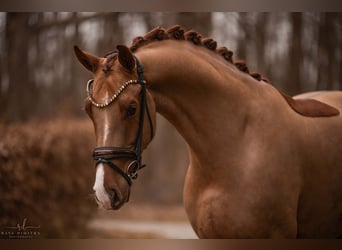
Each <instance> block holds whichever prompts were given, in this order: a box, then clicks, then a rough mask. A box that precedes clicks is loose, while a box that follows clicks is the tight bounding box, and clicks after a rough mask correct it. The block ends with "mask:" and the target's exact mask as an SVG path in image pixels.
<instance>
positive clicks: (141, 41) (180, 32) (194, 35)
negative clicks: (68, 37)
mask: <svg viewBox="0 0 342 250" xmlns="http://www.w3.org/2000/svg"><path fill="white" fill-rule="evenodd" d="M163 40H186V41H190V42H192V43H193V44H195V45H198V46H203V47H205V48H207V49H209V50H212V51H216V53H218V54H220V55H221V56H222V57H223V58H224V59H225V60H226V61H228V62H229V63H232V64H234V65H235V66H236V67H237V68H238V69H239V70H240V71H242V72H244V73H246V74H249V75H250V76H252V77H253V78H254V79H256V80H258V81H265V82H270V81H269V80H268V79H266V78H264V77H263V76H262V75H261V74H259V73H257V72H250V71H249V69H248V67H247V65H246V63H245V62H244V61H240V60H236V61H234V60H233V52H232V51H231V50H229V49H227V48H226V47H219V48H217V42H216V41H215V40H214V39H212V38H209V37H202V35H201V34H199V33H198V32H197V31H195V30H188V31H185V30H184V29H183V28H182V27H181V26H180V25H175V26H172V27H170V28H168V29H164V28H161V27H157V28H154V29H152V30H151V31H149V32H147V33H146V34H145V35H144V36H138V37H136V38H134V39H133V42H132V45H131V47H130V50H131V51H132V52H135V51H136V50H137V49H139V48H140V47H142V46H144V45H146V44H149V43H151V42H154V41H163Z"/></svg>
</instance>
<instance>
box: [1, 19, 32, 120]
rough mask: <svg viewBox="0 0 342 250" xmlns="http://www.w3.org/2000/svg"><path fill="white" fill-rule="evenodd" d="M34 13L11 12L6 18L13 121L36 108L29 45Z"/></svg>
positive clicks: (9, 108) (8, 115) (10, 116)
mask: <svg viewBox="0 0 342 250" xmlns="http://www.w3.org/2000/svg"><path fill="white" fill-rule="evenodd" d="M29 17H30V14H27V13H8V14H7V21H6V47H7V61H8V76H9V87H8V101H7V103H6V106H7V113H6V114H5V116H6V118H7V119H8V121H10V122H15V121H24V120H27V119H28V118H29V116H30V115H31V113H32V112H31V111H32V110H34V109H35V105H36V103H35V102H34V93H35V86H34V84H33V83H32V82H31V81H29V79H30V77H29V70H28V48H29V38H30V31H29V27H28V20H29Z"/></svg>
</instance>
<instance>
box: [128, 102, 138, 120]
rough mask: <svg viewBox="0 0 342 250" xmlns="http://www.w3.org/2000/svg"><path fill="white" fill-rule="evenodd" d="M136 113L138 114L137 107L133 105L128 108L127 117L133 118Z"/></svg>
mask: <svg viewBox="0 0 342 250" xmlns="http://www.w3.org/2000/svg"><path fill="white" fill-rule="evenodd" d="M136 112H137V105H135V104H131V105H129V106H128V108H127V110H126V115H127V117H132V116H134V115H135V113H136Z"/></svg>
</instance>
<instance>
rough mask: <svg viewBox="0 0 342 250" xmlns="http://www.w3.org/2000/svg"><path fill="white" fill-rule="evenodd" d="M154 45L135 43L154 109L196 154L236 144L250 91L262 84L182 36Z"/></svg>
mask: <svg viewBox="0 0 342 250" xmlns="http://www.w3.org/2000/svg"><path fill="white" fill-rule="evenodd" d="M156 44H157V45H155V44H151V46H149V45H147V46H146V47H143V48H141V50H140V51H138V52H137V56H138V58H139V59H140V60H141V62H142V64H143V66H144V68H145V76H146V79H147V81H148V88H149V91H150V93H151V94H152V96H153V98H154V101H155V103H156V108H157V112H159V113H160V114H161V115H163V116H164V117H165V118H166V119H167V120H169V122H171V123H172V124H173V125H174V126H175V128H176V129H177V130H178V131H179V133H180V134H181V135H182V136H183V137H184V139H185V140H186V142H187V144H188V146H189V149H190V151H191V152H192V153H194V154H195V155H197V156H198V157H201V156H203V157H207V156H209V155H213V154H215V153H216V152H217V151H218V150H217V148H222V149H224V148H226V147H229V146H230V145H233V144H236V143H237V142H238V141H239V140H240V139H241V135H242V134H243V133H244V130H245V127H246V121H248V120H249V118H248V117H249V116H250V115H251V109H252V106H255V105H253V102H255V100H256V93H261V91H258V90H257V89H258V88H262V87H261V86H262V85H266V84H260V83H258V82H257V81H255V80H254V79H252V78H251V77H250V76H248V75H247V74H245V73H242V72H240V71H238V70H237V69H236V68H235V67H234V66H233V65H232V64H229V63H228V62H226V61H224V60H223V58H221V56H220V55H218V54H216V53H215V52H213V51H210V50H208V49H206V48H203V47H200V46H194V45H193V44H191V43H189V42H185V41H184V42H180V41H163V42H158V43H156ZM253 109H255V107H253ZM209 158H211V157H209Z"/></svg>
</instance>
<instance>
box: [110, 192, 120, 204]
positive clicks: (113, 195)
mask: <svg viewBox="0 0 342 250" xmlns="http://www.w3.org/2000/svg"><path fill="white" fill-rule="evenodd" d="M109 195H110V200H111V202H112V207H113V208H116V207H119V206H120V204H121V201H120V198H119V195H118V193H117V191H116V190H115V189H111V190H110V194H109Z"/></svg>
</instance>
